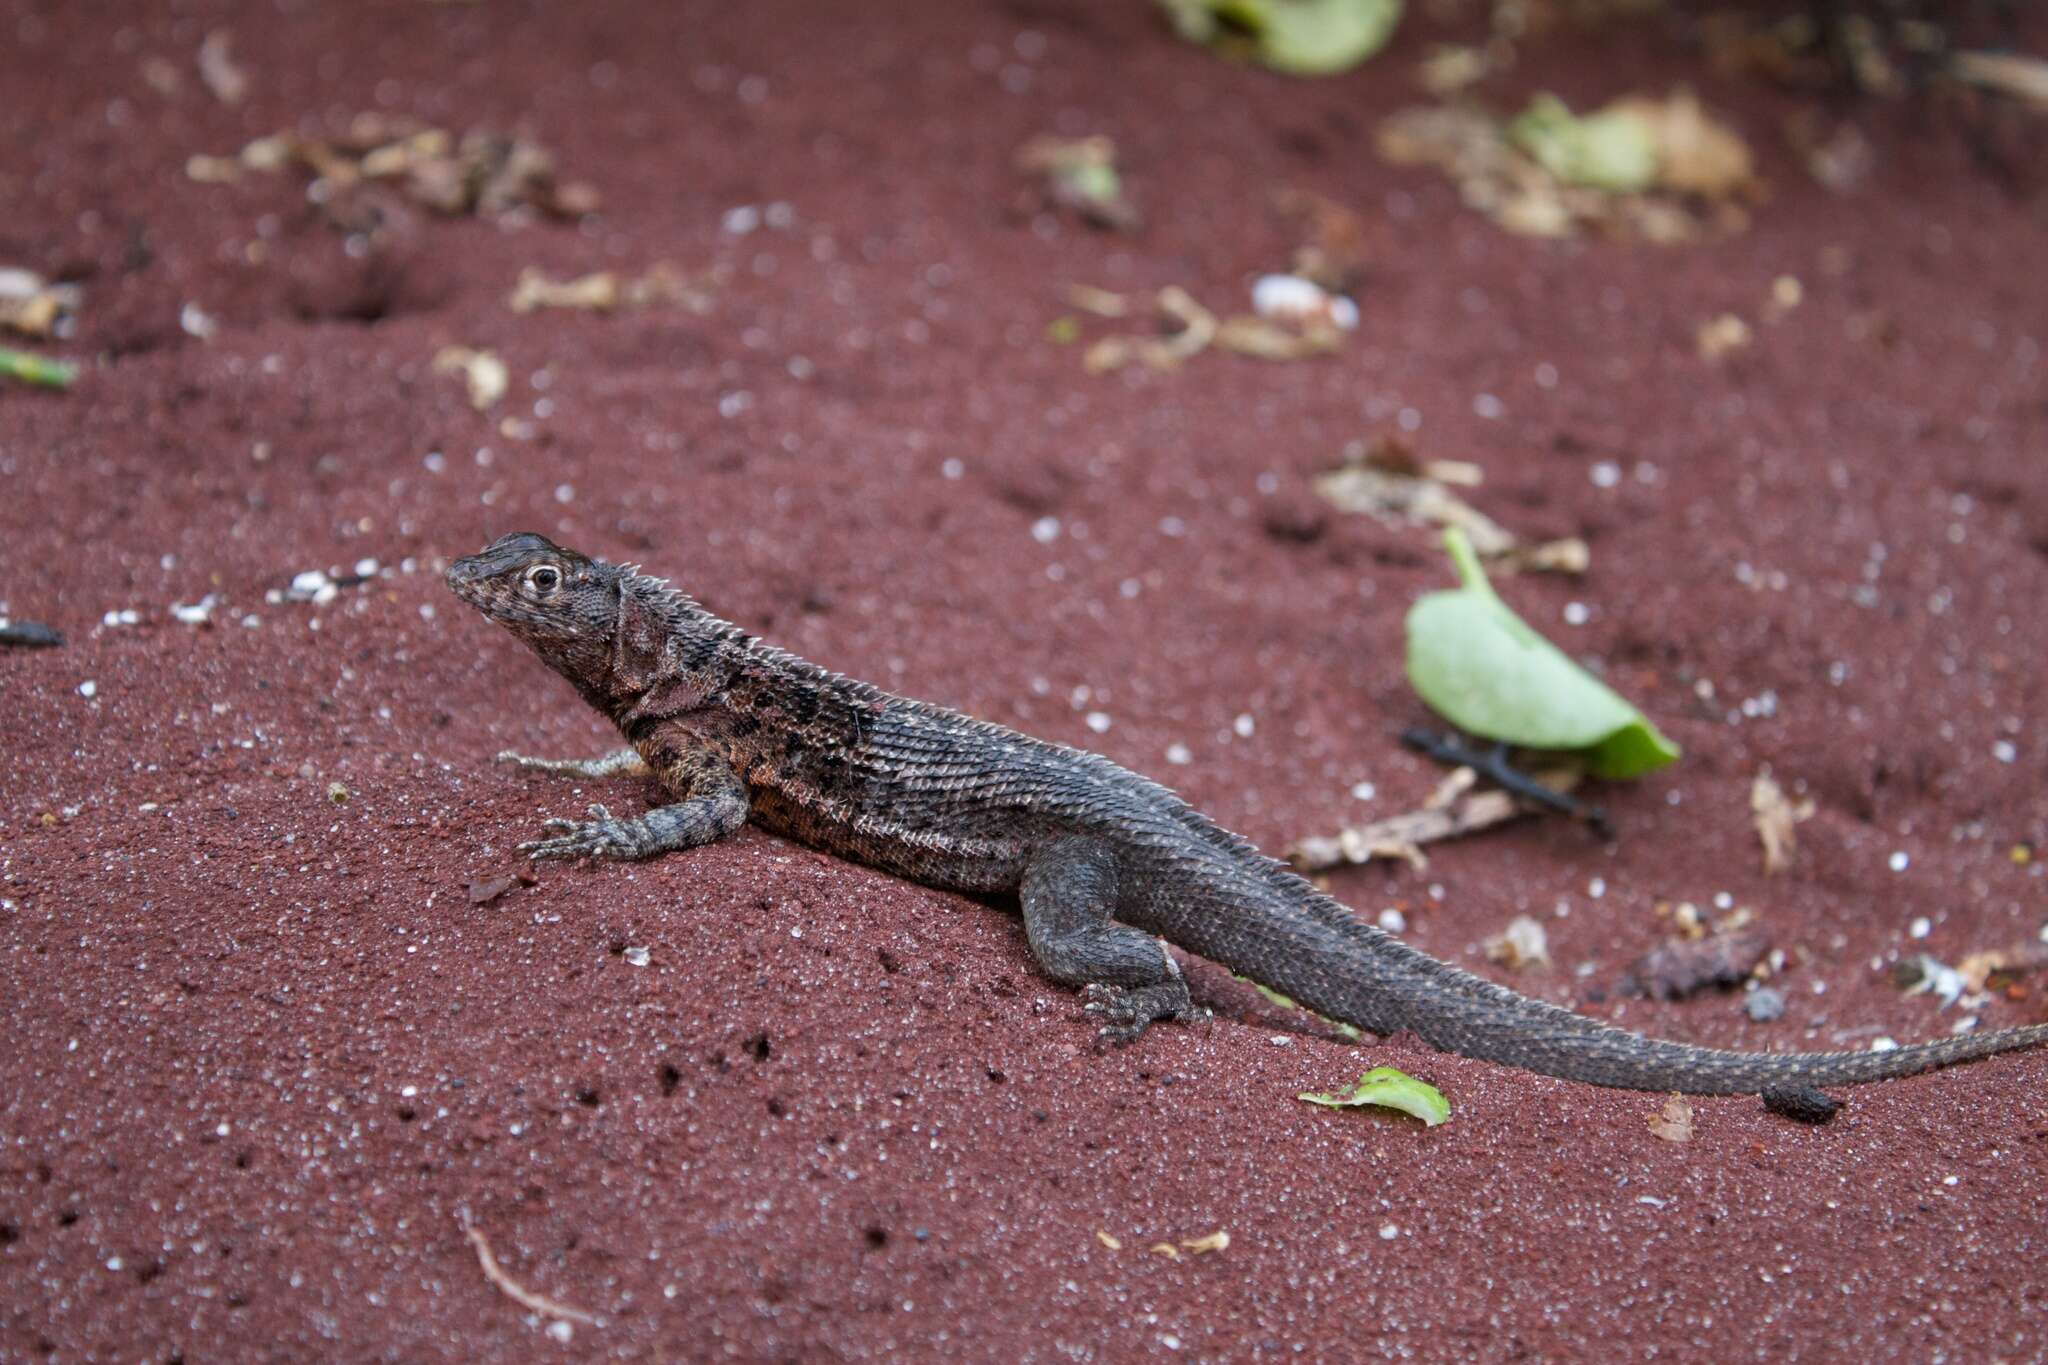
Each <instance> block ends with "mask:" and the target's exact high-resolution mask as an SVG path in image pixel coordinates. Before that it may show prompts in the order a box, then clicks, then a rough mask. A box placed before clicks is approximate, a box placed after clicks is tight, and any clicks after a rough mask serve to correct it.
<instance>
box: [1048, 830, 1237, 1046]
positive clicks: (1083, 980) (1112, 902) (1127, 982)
mask: <svg viewBox="0 0 2048 1365" xmlns="http://www.w3.org/2000/svg"><path fill="white" fill-rule="evenodd" d="M1020 890H1021V897H1022V900H1023V903H1024V934H1025V937H1026V938H1027V939H1028V940H1030V943H1031V953H1032V956H1034V957H1036V958H1037V959H1038V965H1039V966H1040V967H1042V968H1044V969H1045V974H1046V975H1047V976H1049V977H1051V978H1052V979H1053V980H1055V981H1058V982H1061V983H1063V984H1065V985H1069V986H1079V987H1081V988H1082V993H1083V995H1084V996H1085V997H1086V998H1087V1000H1088V1006H1087V1008H1088V1009H1089V1011H1090V1012H1092V1013H1095V1014H1100V1015H1102V1016H1103V1017H1104V1019H1105V1021H1106V1022H1105V1023H1104V1024H1103V1026H1102V1030H1101V1032H1100V1033H1099V1034H1098V1035H1097V1037H1099V1038H1100V1039H1101V1040H1102V1041H1103V1042H1108V1043H1128V1042H1130V1041H1131V1040H1133V1039H1135V1038H1137V1037H1138V1036H1139V1035H1140V1034H1142V1033H1144V1031H1145V1030H1146V1028H1147V1027H1149V1026H1150V1025H1151V1024H1152V1022H1153V1021H1154V1020H1157V1019H1192V1018H1198V1017H1199V1016H1200V1011H1197V1010H1196V1009H1195V1008H1194V1006H1193V1004H1192V1002H1191V1001H1190V1000H1189V998H1188V983H1187V982H1186V981H1184V980H1183V979H1182V978H1181V974H1180V967H1179V966H1178V965H1177V964H1176V963H1175V962H1174V960H1173V957H1172V955H1171V954H1169V953H1168V952H1167V951H1166V945H1165V944H1163V943H1161V942H1160V941H1159V940H1158V939H1156V938H1154V937H1152V936H1151V935H1150V934H1147V933H1145V932H1143V931H1142V930H1139V929H1133V928H1131V927H1130V926H1129V925H1127V924H1118V923H1117V922H1116V921H1115V920H1113V919H1111V918H1110V915H1111V912H1112V910H1113V909H1114V908H1115V906H1116V903H1117V864H1116V854H1115V853H1114V852H1113V851H1112V850H1111V849H1110V847H1109V845H1108V844H1106V843H1104V842H1103V841H1102V840H1100V839H1093V838H1088V837H1085V836H1075V837H1072V838H1067V839H1061V840H1058V841H1056V842H1054V843H1051V844H1048V845H1046V846H1045V847H1044V848H1041V849H1039V850H1038V851H1037V852H1035V853H1033V854H1032V856H1031V860H1030V861H1029V862H1028V863H1027V864H1025V868H1024V881H1023V885H1022V887H1021V889H1020Z"/></svg>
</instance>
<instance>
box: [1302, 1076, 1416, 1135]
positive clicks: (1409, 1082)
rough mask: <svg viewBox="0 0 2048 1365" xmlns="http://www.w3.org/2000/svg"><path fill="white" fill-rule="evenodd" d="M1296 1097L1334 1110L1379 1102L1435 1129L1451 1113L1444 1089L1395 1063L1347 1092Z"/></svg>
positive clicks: (1377, 1103)
mask: <svg viewBox="0 0 2048 1365" xmlns="http://www.w3.org/2000/svg"><path fill="white" fill-rule="evenodd" d="M1295 1098H1296V1099H1299V1100H1307V1101H1308V1102H1309V1103H1310V1104H1320V1105H1323V1106H1324V1107H1326V1108H1330V1109H1356V1108H1358V1107H1359V1106H1361V1105H1367V1104H1376V1105H1379V1106H1380V1107H1382V1108H1385V1109H1398V1110H1400V1111H1401V1112H1402V1113H1404V1114H1413V1115H1414V1116H1415V1117H1416V1118H1419V1119H1421V1120H1422V1121H1423V1122H1424V1123H1426V1124H1428V1125H1429V1126H1430V1127H1432V1128H1434V1127H1436V1126H1437V1125H1438V1124H1439V1123H1442V1122H1444V1121H1445V1120H1446V1119H1448V1118H1450V1116H1451V1102H1450V1101H1449V1100H1447V1099H1445V1098H1444V1092H1443V1091H1441V1090H1439V1089H1437V1088H1436V1087H1435V1086H1433V1085H1428V1084H1426V1083H1424V1082H1422V1081H1418V1080H1416V1079H1415V1078H1414V1077H1413V1076H1410V1075H1409V1074H1408V1073H1407V1072H1405V1071H1401V1070H1398V1069H1396V1068H1394V1067H1391V1066H1376V1067H1374V1068H1373V1069H1372V1070H1370V1071H1368V1072H1366V1073H1365V1074H1364V1075H1363V1076H1360V1077H1359V1078H1358V1084H1357V1085H1355V1086H1353V1087H1352V1088H1351V1089H1350V1090H1349V1091H1348V1092H1346V1093H1344V1094H1341V1095H1317V1094H1311V1093H1307V1092H1304V1093H1302V1094H1300V1095H1296V1096H1295Z"/></svg>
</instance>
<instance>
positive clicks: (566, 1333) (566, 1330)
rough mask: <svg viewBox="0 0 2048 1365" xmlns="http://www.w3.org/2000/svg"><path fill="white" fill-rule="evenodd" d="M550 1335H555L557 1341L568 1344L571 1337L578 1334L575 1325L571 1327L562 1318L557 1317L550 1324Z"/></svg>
mask: <svg viewBox="0 0 2048 1365" xmlns="http://www.w3.org/2000/svg"><path fill="white" fill-rule="evenodd" d="M548 1335H549V1336H551V1337H553V1338H554V1339H555V1340H556V1341H559V1342H561V1343H563V1344H564V1345H567V1344H568V1341H569V1339H570V1338H571V1337H573V1336H575V1335H576V1329H575V1328H574V1327H571V1326H570V1325H569V1324H568V1323H566V1322H564V1321H563V1320H562V1319H560V1318H556V1319H555V1320H554V1321H553V1322H551V1323H549V1324H548Z"/></svg>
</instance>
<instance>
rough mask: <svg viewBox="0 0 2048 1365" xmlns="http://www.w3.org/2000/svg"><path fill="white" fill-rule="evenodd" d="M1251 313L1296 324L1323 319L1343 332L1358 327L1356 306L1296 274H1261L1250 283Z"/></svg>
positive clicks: (1354, 329) (1339, 295)
mask: <svg viewBox="0 0 2048 1365" xmlns="http://www.w3.org/2000/svg"><path fill="white" fill-rule="evenodd" d="M1252 311H1253V312H1254V313H1257V314H1258V315H1259V316H1260V317H1262V318H1283V319H1289V320H1295V321H1304V320H1307V319H1309V318H1314V317H1322V318H1326V319H1328V320H1329V321H1330V322H1332V323H1334V324H1335V325H1336V326H1337V327H1338V328H1340V329H1341V330H1343V331H1346V332H1350V331H1356V330H1357V328H1358V305H1357V304H1356V303H1354V302H1352V301H1351V300H1350V299H1347V298H1345V297H1343V296H1342V295H1341V294H1332V293H1330V292H1329V291H1328V290H1326V289H1324V288H1323V287H1322V286H1321V285H1319V284H1317V283H1316V282H1315V281H1313V280H1305V279H1303V278H1302V277H1301V276H1299V275H1261V276H1260V277H1259V278H1258V279H1257V280H1256V281H1254V282H1253V284H1252Z"/></svg>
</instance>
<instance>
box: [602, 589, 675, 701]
mask: <svg viewBox="0 0 2048 1365" xmlns="http://www.w3.org/2000/svg"><path fill="white" fill-rule="evenodd" d="M617 591H618V595H619V617H618V621H619V625H618V633H617V635H616V636H615V637H614V638H613V640H612V679H613V681H614V682H615V683H616V684H618V685H619V686H620V687H622V688H625V689H627V690H630V691H636V692H637V691H643V690H645V689H646V688H648V687H651V686H653V685H654V682H655V680H656V678H657V677H659V675H660V671H661V661H662V654H663V650H664V647H665V645H666V643H667V638H668V633H667V630H666V629H665V627H664V626H663V623H662V619H661V615H660V613H659V612H657V611H655V610H654V608H653V607H652V606H651V605H649V604H648V603H647V602H645V601H643V600H641V597H640V594H639V593H637V592H634V591H633V580H632V578H631V577H621V578H620V579H619V583H618V588H617Z"/></svg>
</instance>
